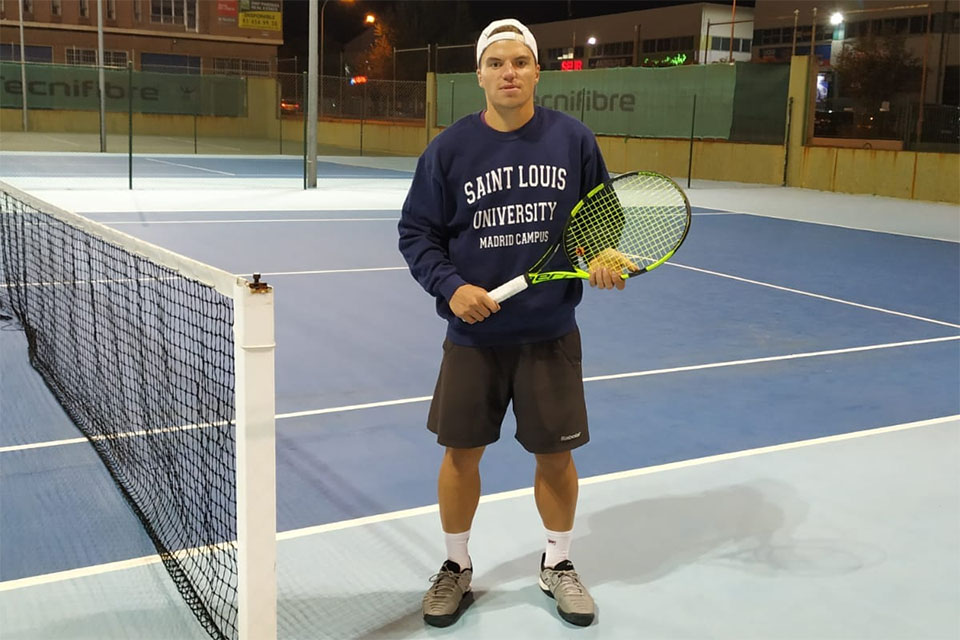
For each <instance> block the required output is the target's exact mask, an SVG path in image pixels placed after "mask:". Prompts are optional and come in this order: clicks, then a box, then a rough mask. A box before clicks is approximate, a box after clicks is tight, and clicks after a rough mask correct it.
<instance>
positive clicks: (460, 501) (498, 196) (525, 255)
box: [399, 19, 623, 626]
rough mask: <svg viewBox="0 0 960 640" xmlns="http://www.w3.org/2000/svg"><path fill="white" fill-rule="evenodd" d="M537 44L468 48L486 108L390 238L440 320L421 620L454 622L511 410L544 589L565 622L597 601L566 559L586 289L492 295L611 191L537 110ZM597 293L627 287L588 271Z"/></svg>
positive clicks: (585, 156)
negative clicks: (523, 455)
mask: <svg viewBox="0 0 960 640" xmlns="http://www.w3.org/2000/svg"><path fill="white" fill-rule="evenodd" d="M537 56H538V52H537V44H536V40H534V37H533V34H532V33H530V31H529V29H527V28H526V27H525V26H524V25H523V24H521V23H520V22H518V21H516V20H512V19H507V20H497V21H495V22H492V23H491V24H490V25H488V26H487V28H485V29H484V30H483V31H482V32H481V35H480V39H479V41H478V42H477V51H476V57H477V80H478V82H479V85H480V87H481V88H482V89H483V91H484V93H485V95H486V109H485V110H484V111H481V112H480V113H474V114H471V115H468V116H466V117H464V118H462V119H460V120H458V121H457V122H456V123H454V124H453V125H452V126H450V127H448V128H447V129H446V130H445V131H443V132H442V133H441V134H440V135H438V136H437V137H436V138H435V139H434V140H433V141H432V142H431V143H430V145H429V146H428V147H427V149H426V151H424V153H423V155H422V156H421V157H420V160H419V162H418V164H417V169H416V173H415V175H414V178H413V183H412V185H411V187H410V191H409V193H408V194H407V198H406V201H405V202H404V205H403V210H402V213H401V219H400V224H399V232H400V242H399V246H400V251H401V252H402V254H403V256H404V258H405V259H406V261H407V264H408V265H409V266H410V271H411V274H412V275H413V277H414V278H415V279H416V280H417V281H418V282H419V283H420V285H421V286H423V288H424V289H425V290H426V291H427V292H428V293H429V294H431V295H432V296H434V297H435V298H436V305H437V312H438V313H439V315H440V316H441V317H443V318H445V319H446V320H447V322H448V328H447V335H446V339H445V340H444V343H443V360H442V363H441V365H440V374H439V376H438V379H437V385H436V390H435V392H434V396H433V402H432V404H431V406H430V412H429V417H428V420H427V426H428V428H429V429H430V430H431V431H432V432H434V433H436V434H437V442H438V443H439V444H441V445H442V446H444V447H446V449H445V453H444V456H443V460H442V462H441V465H440V472H439V480H438V500H439V504H440V520H441V525H442V527H443V531H444V535H445V543H446V549H447V560H446V561H445V562H444V563H443V565H442V566H441V568H440V571H439V572H438V573H437V575H436V576H434V577H433V578H432V580H433V585H432V586H431V587H430V589H429V590H428V591H427V593H426V595H425V596H424V598H423V617H424V620H425V621H426V622H427V623H428V624H431V625H434V626H447V625H449V624H451V623H453V622H454V621H455V620H456V619H457V618H458V616H459V615H460V613H461V611H462V609H463V605H464V599H465V596H466V595H467V594H468V593H469V591H470V580H471V578H472V575H473V567H472V562H471V560H470V556H469V554H468V551H467V541H468V539H469V537H470V527H471V525H472V522H473V516H474V513H475V512H476V509H477V505H478V503H479V499H480V473H479V463H480V458H481V456H482V455H483V451H484V448H485V447H486V446H487V445H489V444H491V443H493V442H495V441H496V440H498V439H499V437H500V427H501V423H502V421H503V417H504V415H505V414H506V410H507V407H508V405H509V404H510V402H511V401H512V402H513V411H514V414H515V416H516V419H517V433H516V438H517V440H518V441H519V442H520V443H521V445H522V446H523V447H524V448H525V449H526V450H527V451H529V452H531V453H533V454H534V456H535V457H536V472H535V475H534V495H535V499H536V504H537V509H538V511H539V513H540V517H541V520H542V521H543V525H544V528H545V537H546V546H545V552H544V554H543V556H542V557H541V562H540V580H539V583H540V587H541V589H543V591H544V592H545V593H546V594H547V595H549V596H551V597H553V598H555V599H556V602H557V610H558V612H559V614H560V616H561V617H563V619H565V620H567V621H568V622H570V623H572V624H575V625H580V626H586V625H589V624H590V623H591V622H593V619H594V615H595V607H594V602H593V599H592V598H591V597H590V594H589V593H588V592H587V590H586V588H584V586H583V584H581V582H580V578H579V576H578V574H577V573H576V571H575V570H574V567H573V564H572V563H571V562H570V560H569V557H568V556H569V551H570V541H571V535H572V530H573V522H574V514H575V512H576V505H577V493H578V479H577V470H576V467H575V466H574V463H573V457H572V455H571V453H570V452H571V450H572V449H574V448H576V447H579V446H581V445H583V444H586V443H587V441H588V440H589V433H588V430H587V414H586V405H585V402H584V394H583V376H582V370H581V362H580V359H581V353H580V334H579V332H578V330H577V324H576V319H575V317H574V308H575V307H576V305H577V304H578V303H579V302H580V298H581V296H582V293H583V289H582V284H581V282H580V280H578V279H574V280H558V281H554V282H549V283H544V284H540V285H537V286H536V287H532V288H530V289H528V290H526V291H524V292H523V293H521V294H519V295H517V296H516V297H514V298H511V299H510V300H508V301H505V302H504V304H503V307H502V308H501V306H500V305H499V304H498V303H497V302H496V301H494V300H493V299H492V298H490V296H489V295H487V291H489V290H490V289H492V288H493V287H495V286H497V285H500V284H502V283H504V282H506V281H507V280H509V279H511V278H513V277H515V276H516V275H517V274H519V273H523V272H524V271H525V270H526V269H527V268H528V267H529V266H530V265H531V264H533V263H534V262H535V261H536V259H537V258H539V257H540V256H541V255H542V254H543V252H544V251H545V250H546V248H547V247H548V246H549V245H550V243H551V242H553V241H554V240H555V239H556V238H558V237H559V236H560V234H561V232H562V230H563V228H564V224H565V222H566V220H567V218H568V216H569V212H570V211H571V209H572V208H573V207H574V205H575V204H576V203H577V202H578V201H579V200H580V199H581V198H582V197H583V196H584V195H585V194H586V193H587V192H588V191H589V190H590V189H591V188H593V187H595V186H596V185H598V184H600V183H602V182H605V181H606V180H608V179H609V176H608V175H607V170H606V167H605V166H604V162H603V158H602V157H601V155H600V151H599V149H598V148H597V144H596V139H595V138H594V136H593V133H592V132H591V131H590V130H589V129H587V128H586V127H585V126H584V125H583V124H582V123H580V122H579V121H577V120H575V119H574V118H571V117H569V116H567V115H565V114H563V113H560V112H558V111H553V110H550V109H545V108H542V107H537V106H535V105H534V89H535V88H536V85H537V82H538V81H539V78H540V67H539V65H538V64H537V60H538V58H537ZM590 284H591V286H598V287H600V288H603V289H611V288H617V289H622V288H623V279H622V278H621V277H620V274H619V272H615V271H614V270H611V269H609V268H605V267H602V266H599V265H598V266H596V267H594V268H592V269H591V271H590Z"/></svg>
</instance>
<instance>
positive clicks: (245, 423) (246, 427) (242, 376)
mask: <svg viewBox="0 0 960 640" xmlns="http://www.w3.org/2000/svg"><path fill="white" fill-rule="evenodd" d="M273 306H274V305H273V288H272V287H270V286H268V285H267V284H265V283H262V282H260V277H259V274H255V275H254V280H253V282H252V283H250V282H246V281H239V282H237V284H236V285H235V287H234V314H235V318H234V355H235V367H236V411H237V415H236V420H237V432H236V446H237V573H238V576H237V591H238V593H237V617H238V620H237V627H238V632H239V634H238V635H239V640H274V639H275V638H276V637H277V577H276V576H277V551H276V539H277V516H276V514H277V507H276V501H277V498H276V477H277V474H276V435H275V419H274V416H275V414H276V406H275V398H274V346H275V345H274V323H273V316H274V311H273Z"/></svg>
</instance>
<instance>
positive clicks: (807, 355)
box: [0, 335, 960, 451]
mask: <svg viewBox="0 0 960 640" xmlns="http://www.w3.org/2000/svg"><path fill="white" fill-rule="evenodd" d="M957 340H960V335H958V336H944V337H940V338H926V339H923V340H909V341H907V342H889V343H886V344H873V345H867V346H863V347H847V348H845V349H830V350H828V351H810V352H807V353H794V354H788V355H782V356H767V357H763V358H749V359H746V360H728V361H726V362H712V363H708V364H694V365H687V366H682V367H669V368H666V369H650V370H647V371H632V372H628V373H613V374H608V375H603V376H591V377H588V378H584V379H583V381H584V382H600V381H604V380H620V379H623V378H641V377H644V376H656V375H664V374H668V373H681V372H685V371H702V370H706V369H718V368H722V367H738V366H743V365H751V364H763V363H767V362H781V361H784V360H800V359H804V358H817V357H821V356H834V355H841V354H847V353H858V352H861V351H875V350H879V349H894V348H897V347H912V346H916V345H921V344H931V343H936V342H948V341H957ZM432 397H433V396H420V397H416V398H402V399H400V400H385V401H382V402H370V403H367V404H354V405H347V406H343V407H329V408H326V409H311V410H307V411H295V412H292V413H278V414H277V415H276V419H277V420H285V419H287V418H302V417H304V416H314V415H322V414H327V413H342V412H345V411H356V410H359V409H373V408H377V407H390V406H395V405H401V404H410V403H412V402H427V401H429V400H430V399H431V398H432ZM0 451H2V449H0Z"/></svg>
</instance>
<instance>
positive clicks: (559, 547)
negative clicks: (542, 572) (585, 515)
mask: <svg viewBox="0 0 960 640" xmlns="http://www.w3.org/2000/svg"><path fill="white" fill-rule="evenodd" d="M545 531H546V532H547V551H546V557H545V558H544V559H543V566H545V567H550V568H552V567H555V566H557V565H558V564H560V563H561V562H563V561H564V560H567V559H568V558H569V557H570V540H571V538H572V537H573V529H571V530H570V531H550V529H545Z"/></svg>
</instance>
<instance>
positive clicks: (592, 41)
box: [587, 36, 597, 47]
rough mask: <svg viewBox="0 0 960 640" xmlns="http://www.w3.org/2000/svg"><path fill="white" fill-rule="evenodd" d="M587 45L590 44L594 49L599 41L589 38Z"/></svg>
mask: <svg viewBox="0 0 960 640" xmlns="http://www.w3.org/2000/svg"><path fill="white" fill-rule="evenodd" d="M587 44H589V45H590V46H591V47H592V46H593V45H595V44H597V39H596V38H595V37H593V36H590V37H589V38H587Z"/></svg>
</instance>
